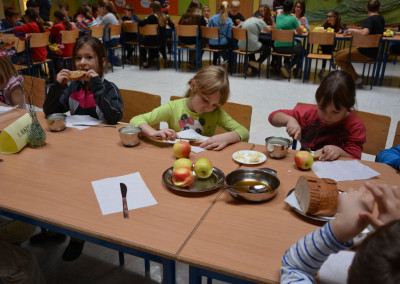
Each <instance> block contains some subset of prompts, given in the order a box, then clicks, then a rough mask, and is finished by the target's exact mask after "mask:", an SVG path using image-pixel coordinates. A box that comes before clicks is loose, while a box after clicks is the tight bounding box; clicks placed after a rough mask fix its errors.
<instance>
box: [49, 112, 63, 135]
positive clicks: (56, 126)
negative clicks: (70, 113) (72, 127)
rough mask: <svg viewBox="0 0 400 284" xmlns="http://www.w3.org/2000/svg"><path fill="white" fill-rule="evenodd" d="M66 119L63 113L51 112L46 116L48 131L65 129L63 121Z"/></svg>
mask: <svg viewBox="0 0 400 284" xmlns="http://www.w3.org/2000/svg"><path fill="white" fill-rule="evenodd" d="M66 119H67V115H66V114H64V113H53V114H49V115H48V116H46V121H47V125H48V126H49V128H50V131H54V132H58V131H62V130H64V129H65V127H66V125H65V121H66Z"/></svg>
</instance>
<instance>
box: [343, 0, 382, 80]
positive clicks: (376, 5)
mask: <svg viewBox="0 0 400 284" xmlns="http://www.w3.org/2000/svg"><path fill="white" fill-rule="evenodd" d="M380 8H381V2H380V1H378V0H370V1H369V2H368V4H367V13H368V17H367V18H366V19H365V21H364V23H363V25H362V29H347V30H345V31H344V32H343V35H353V34H358V35H362V36H366V35H373V34H382V33H383V32H384V31H385V18H384V17H383V16H382V15H379V10H380ZM349 52H350V49H349V48H345V49H341V50H339V51H338V53H337V54H336V57H335V61H336V64H337V65H338V66H339V67H340V68H342V69H343V70H347V59H348V57H349ZM377 53H378V48H361V47H360V48H352V49H351V54H350V61H352V60H354V61H357V60H361V61H364V60H371V59H373V58H375V55H376V54H377ZM348 72H349V73H350V74H351V76H352V77H353V79H354V81H356V85H357V87H358V88H362V78H361V77H360V76H358V74H357V73H356V70H355V69H354V67H353V65H352V64H351V63H350V64H349V66H348Z"/></svg>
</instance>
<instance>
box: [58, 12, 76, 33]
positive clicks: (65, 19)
mask: <svg viewBox="0 0 400 284" xmlns="http://www.w3.org/2000/svg"><path fill="white" fill-rule="evenodd" d="M54 18H56V19H57V20H60V21H61V22H62V23H63V24H64V26H65V28H66V30H67V31H70V30H72V26H71V23H70V22H69V18H68V16H67V15H66V14H65V13H64V12H63V11H62V10H56V11H54Z"/></svg>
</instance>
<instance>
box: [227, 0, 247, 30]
mask: <svg viewBox="0 0 400 284" xmlns="http://www.w3.org/2000/svg"><path fill="white" fill-rule="evenodd" d="M239 10H240V2H239V0H233V1H232V2H231V6H230V9H229V14H228V16H229V18H231V20H232V22H233V26H234V27H237V26H239V25H240V24H241V23H243V22H244V21H245V18H244V16H243V15H242V14H240V13H239Z"/></svg>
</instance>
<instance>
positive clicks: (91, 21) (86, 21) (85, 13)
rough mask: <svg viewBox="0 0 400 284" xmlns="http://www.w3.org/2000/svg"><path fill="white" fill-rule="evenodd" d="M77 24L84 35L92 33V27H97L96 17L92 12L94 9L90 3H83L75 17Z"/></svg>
mask: <svg viewBox="0 0 400 284" xmlns="http://www.w3.org/2000/svg"><path fill="white" fill-rule="evenodd" d="M75 19H76V25H77V27H78V28H79V29H80V31H81V33H82V34H83V35H89V34H90V27H97V26H98V24H97V21H96V18H95V17H94V16H93V14H92V9H91V7H90V6H89V5H82V6H81V7H80V8H79V10H78V13H77V15H76V17H75Z"/></svg>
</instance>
